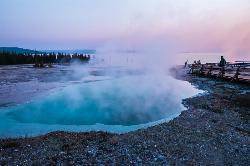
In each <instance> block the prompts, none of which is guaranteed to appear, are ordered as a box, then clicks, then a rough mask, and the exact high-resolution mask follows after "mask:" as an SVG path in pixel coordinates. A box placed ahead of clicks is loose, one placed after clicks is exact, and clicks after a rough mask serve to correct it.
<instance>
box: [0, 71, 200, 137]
mask: <svg viewBox="0 0 250 166" xmlns="http://www.w3.org/2000/svg"><path fill="white" fill-rule="evenodd" d="M86 78H87V76H86ZM82 80H84V79H82ZM95 80H96V81H95ZM199 92H200V91H199V90H197V89H195V88H194V87H192V86H191V84H189V83H188V82H184V81H179V80H176V79H174V78H171V77H169V76H166V75H160V74H157V75H155V74H143V75H142V74H138V75H129V74H128V75H123V76H122V77H116V76H109V77H103V76H95V77H94V78H93V77H91V80H89V81H87V83H86V79H85V81H82V82H81V81H78V83H77V84H75V83H73V84H70V85H68V86H67V87H65V88H63V89H61V90H58V91H56V92H54V93H52V94H50V95H49V96H47V97H44V98H43V99H41V100H36V101H32V102H29V103H25V104H21V105H18V106H14V107H7V108H4V109H1V110H0V119H1V122H0V136H1V137H17V136H33V135H38V134H44V133H47V132H50V131H57V130H63V131H109V132H117V133H124V132H129V131H133V130H136V129H139V128H143V127H148V126H151V125H154V124H157V123H160V122H165V121H168V120H169V119H172V118H174V117H176V116H178V115H179V114H180V112H181V111H182V110H183V109H184V107H183V105H182V104H181V102H182V99H184V98H188V97H191V96H193V95H196V94H198V93H199Z"/></svg>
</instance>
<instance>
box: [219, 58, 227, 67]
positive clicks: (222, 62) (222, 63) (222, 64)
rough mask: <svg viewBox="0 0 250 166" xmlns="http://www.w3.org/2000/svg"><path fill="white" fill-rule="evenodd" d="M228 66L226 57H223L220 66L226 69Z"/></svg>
mask: <svg viewBox="0 0 250 166" xmlns="http://www.w3.org/2000/svg"><path fill="white" fill-rule="evenodd" d="M226 64H227V61H226V60H225V59H224V57H223V56H221V59H220V64H219V66H220V67H224V66H225V65H226Z"/></svg>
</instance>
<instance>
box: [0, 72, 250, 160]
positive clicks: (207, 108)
mask: <svg viewBox="0 0 250 166" xmlns="http://www.w3.org/2000/svg"><path fill="white" fill-rule="evenodd" d="M172 73H173V74H174V76H175V77H176V78H177V79H181V80H185V81H189V82H191V83H192V84H193V85H194V86H196V87H197V88H199V89H202V90H205V91H207V92H208V93H207V94H205V95H202V96H195V97H193V98H188V99H185V100H183V104H184V105H185V106H186V107H187V108H188V109H187V110H185V111H183V112H182V113H181V115H180V116H179V117H177V118H175V119H173V120H171V121H170V122H168V123H163V124H160V125H157V126H154V127H150V128H147V129H142V130H138V131H135V132H130V133H127V134H122V135H118V134H110V133H104V132H91V133H66V132H54V133H49V134H47V135H44V136H39V137H33V138H22V139H4V140H0V165H249V164H250V155H249V154H250V102H249V101H250V86H249V85H239V84H235V83H227V82H223V81H220V80H211V79H209V78H198V77H193V76H190V75H186V74H185V70H184V69H181V68H175V69H172Z"/></svg>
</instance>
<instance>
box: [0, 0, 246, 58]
mask: <svg viewBox="0 0 250 166" xmlns="http://www.w3.org/2000/svg"><path fill="white" fill-rule="evenodd" d="M249 11H250V0H124V1H121V0H120V1H119V0H1V2H0V23H1V26H0V46H18V47H25V48H31V49H78V48H81V49H82V48H89V49H92V48H93V49H98V48H106V47H119V48H124V49H143V48H148V47H156V48H161V49H164V50H168V49H169V50H173V51H174V52H177V53H190V52H191V53H223V54H225V55H228V56H230V59H232V60H236V59H244V60H250V12H249Z"/></svg>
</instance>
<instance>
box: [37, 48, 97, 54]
mask: <svg viewBox="0 0 250 166" xmlns="http://www.w3.org/2000/svg"><path fill="white" fill-rule="evenodd" d="M42 51H43V52H47V53H52V52H54V53H64V54H76V53H77V54H95V53H96V50H88V49H77V50H42Z"/></svg>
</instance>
